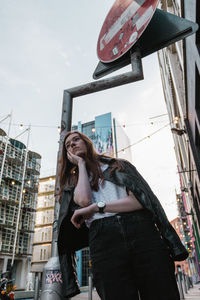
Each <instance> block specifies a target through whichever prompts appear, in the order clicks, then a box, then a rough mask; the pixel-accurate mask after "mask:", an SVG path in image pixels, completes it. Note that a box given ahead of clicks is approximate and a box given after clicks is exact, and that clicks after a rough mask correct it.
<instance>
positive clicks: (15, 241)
mask: <svg viewBox="0 0 200 300" xmlns="http://www.w3.org/2000/svg"><path fill="white" fill-rule="evenodd" d="M30 130H31V127H30V125H29V128H28V137H27V144H26V149H25V151H26V152H25V159H24V168H23V175H22V184H21V190H20V196H19V206H18V212H17V223H16V229H15V238H14V244H13V253H12V260H11V269H12V267H13V265H14V259H15V251H16V245H17V237H18V231H19V220H20V215H21V206H22V196H23V189H24V179H25V174H26V164H27V157H28V145H29V138H30Z"/></svg>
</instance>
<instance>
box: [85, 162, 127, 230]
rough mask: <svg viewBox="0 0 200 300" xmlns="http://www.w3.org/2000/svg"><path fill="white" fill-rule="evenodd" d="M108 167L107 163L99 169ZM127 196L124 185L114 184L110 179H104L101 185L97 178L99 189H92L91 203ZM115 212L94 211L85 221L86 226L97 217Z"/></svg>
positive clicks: (107, 201)
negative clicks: (101, 212)
mask: <svg viewBox="0 0 200 300" xmlns="http://www.w3.org/2000/svg"><path fill="white" fill-rule="evenodd" d="M107 168H108V165H102V166H101V170H102V171H104V170H105V169H107ZM126 196H127V192H126V187H125V186H119V185H116V184H114V183H112V182H110V181H107V180H105V181H104V183H103V186H102V184H101V180H99V190H98V191H97V192H96V191H92V203H97V202H99V201H104V202H105V203H109V202H112V201H115V200H119V199H121V198H124V197H126ZM114 215H116V213H109V212H105V213H103V214H100V213H95V214H94V215H93V216H92V217H91V218H90V219H87V220H86V221H85V223H86V225H87V227H90V224H91V223H92V222H93V221H94V220H97V219H101V218H106V217H110V216H114Z"/></svg>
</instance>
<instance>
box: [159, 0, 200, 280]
mask: <svg viewBox="0 0 200 300" xmlns="http://www.w3.org/2000/svg"><path fill="white" fill-rule="evenodd" d="M160 7H161V8H162V9H163V10H165V11H167V12H169V13H172V14H175V15H177V16H179V17H183V18H186V19H188V20H191V21H193V22H195V23H198V24H200V2H199V0H190V1H188V0H167V1H166V0H161V1H160ZM158 58H159V64H160V71H161V77H162V84H163V91H164V97H165V102H166V106H167V110H168V114H169V118H170V122H171V130H172V133H173V139H174V145H175V154H176V159H177V165H178V173H179V177H180V186H181V193H182V199H183V203H184V207H185V211H186V213H187V220H188V224H190V226H191V232H192V235H193V237H194V241H195V257H196V264H197V268H198V272H199V275H200V30H198V31H197V33H195V34H193V35H192V36H190V37H188V38H186V39H185V40H182V41H179V42H177V43H175V44H172V45H170V46H169V47H166V48H164V49H162V50H160V51H159V52H158Z"/></svg>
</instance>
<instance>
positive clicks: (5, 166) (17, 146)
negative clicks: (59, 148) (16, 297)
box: [0, 129, 41, 289]
mask: <svg viewBox="0 0 200 300" xmlns="http://www.w3.org/2000/svg"><path fill="white" fill-rule="evenodd" d="M40 162H41V156H40V154H38V153H36V152H32V151H30V150H28V149H27V148H26V146H25V145H24V144H23V143H22V142H20V141H18V140H15V139H12V138H9V137H8V136H7V134H6V132H5V131H4V130H2V129H0V170H1V181H0V273H3V272H6V271H10V270H11V267H12V278H13V279H14V280H15V284H16V285H17V286H18V288H20V289H26V283H27V274H28V273H29V272H30V266H31V256H32V242H33V232H34V220H35V209H36V200H37V191H38V184H39V175H40V164H41V163H40Z"/></svg>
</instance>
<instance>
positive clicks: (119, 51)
mask: <svg viewBox="0 0 200 300" xmlns="http://www.w3.org/2000/svg"><path fill="white" fill-rule="evenodd" d="M158 2H159V0H116V1H115V3H114V4H113V6H112V8H111V10H110V11H109V13H108V15H107V17H106V19H105V21H104V24H103V26H102V28H101V32H100V34H99V39H98V43H97V55H98V57H99V59H100V60H101V61H102V62H105V63H109V62H112V61H114V60H116V59H118V58H119V57H121V56H122V55H124V54H125V53H126V52H127V51H128V50H129V49H130V48H131V47H132V46H133V45H134V44H135V43H136V41H137V40H138V39H139V37H140V36H141V34H142V33H143V31H144V30H145V28H146V27H147V25H148V24H149V22H150V20H151V18H152V16H153V14H154V12H155V10H156V7H157V5H158Z"/></svg>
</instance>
